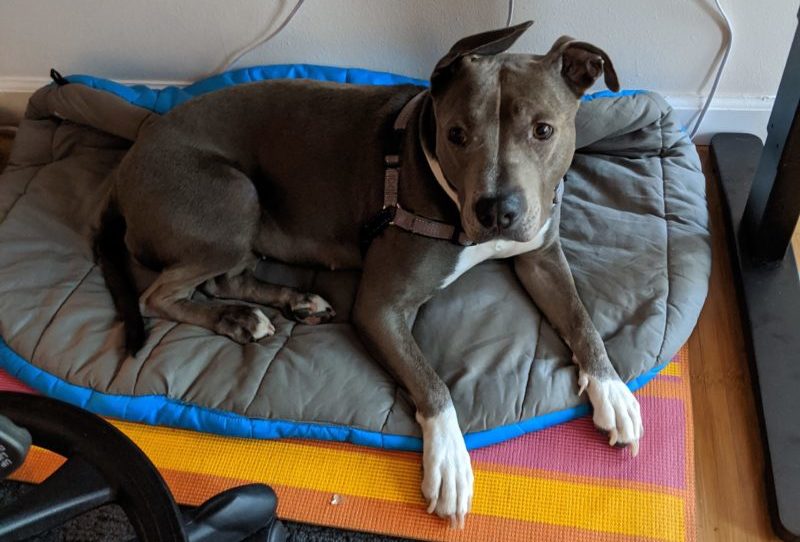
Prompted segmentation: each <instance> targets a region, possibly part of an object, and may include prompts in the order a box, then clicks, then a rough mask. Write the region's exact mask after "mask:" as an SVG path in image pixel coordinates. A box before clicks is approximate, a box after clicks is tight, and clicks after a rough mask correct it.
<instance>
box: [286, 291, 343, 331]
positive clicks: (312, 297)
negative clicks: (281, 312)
mask: <svg viewBox="0 0 800 542" xmlns="http://www.w3.org/2000/svg"><path fill="white" fill-rule="evenodd" d="M289 312H290V313H291V315H292V318H294V319H295V320H297V321H298V322H300V323H301V324H308V325H311V326H315V325H317V324H324V323H325V322H328V321H330V320H331V319H333V317H334V316H336V311H334V310H333V307H331V305H330V303H328V302H327V301H325V300H324V299H322V298H321V297H320V296H318V295H316V294H304V295H301V296H299V297H298V299H297V300H296V301H295V302H293V303H292V304H291V306H290V307H289Z"/></svg>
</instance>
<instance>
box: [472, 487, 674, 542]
mask: <svg viewBox="0 0 800 542" xmlns="http://www.w3.org/2000/svg"><path fill="white" fill-rule="evenodd" d="M475 493H476V498H475V500H474V502H473V505H472V511H473V512H474V513H476V514H485V515H491V516H500V517H506V518H511V519H518V520H522V521H529V522H539V523H548V524H553V525H564V526H569V527H578V528H580V529H586V530H590V531H600V532H607V533H619V534H627V535H633V536H642V537H646V538H654V539H659V540H669V541H674V542H680V541H682V540H683V539H684V533H685V518H684V506H683V505H684V503H683V499H681V498H680V497H675V496H671V495H664V494H659V493H654V492H648V491H637V490H633V489H622V488H611V487H602V486H598V485H596V484H584V483H575V482H563V481H559V480H548V479H546V478H529V477H524V476H518V475H509V474H500V473H495V472H486V471H479V472H477V473H476V478H475Z"/></svg>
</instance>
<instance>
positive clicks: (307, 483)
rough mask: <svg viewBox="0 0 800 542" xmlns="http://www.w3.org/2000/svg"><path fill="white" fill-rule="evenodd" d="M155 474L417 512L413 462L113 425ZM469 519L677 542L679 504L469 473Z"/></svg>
mask: <svg viewBox="0 0 800 542" xmlns="http://www.w3.org/2000/svg"><path fill="white" fill-rule="evenodd" d="M114 424H115V425H116V426H117V427H119V428H120V429H121V430H122V431H123V432H125V433H126V434H128V436H129V437H131V438H132V439H133V440H134V441H135V442H136V443H137V444H138V445H139V446H140V447H141V448H142V449H143V450H144V451H145V452H146V453H147V455H148V456H149V457H150V458H151V460H152V461H153V462H154V463H155V464H156V465H157V466H158V467H160V468H165V469H175V470H180V471H183V472H195V473H202V474H213V475H215V476H223V477H229V478H236V479H241V480H250V481H253V482H265V483H270V484H275V485H284V486H290V487H297V488H305V489H312V490H317V491H329V492H331V493H343V494H347V495H356V496H360V497H368V498H374V499H381V500H387V501H395V502H405V503H412V504H414V503H416V504H419V505H420V506H422V504H423V501H422V497H421V495H420V491H419V484H420V478H421V471H420V465H419V459H418V456H416V455H415V454H409V455H408V456H403V455H401V454H391V455H390V454H387V455H386V456H381V455H377V454H362V453H359V452H358V451H357V450H353V451H348V450H339V449H335V448H330V447H317V446H314V445H313V443H309V444H304V443H297V442H287V441H258V440H248V439H232V438H222V437H218V436H214V435H201V434H196V433H191V432H188V431H180V430H174V429H164V428H159V427H146V428H144V427H142V426H138V425H134V424H128V423H124V422H114ZM475 478H476V480H475V495H476V497H475V501H474V503H473V512H475V513H478V514H484V515H489V516H495V517H502V518H509V519H517V520H522V521H528V522H539V523H545V524H553V525H564V526H570V527H578V528H582V529H588V530H592V531H600V532H609V533H621V534H629V535H635V536H643V537H647V538H653V539H660V540H667V541H675V542H679V541H681V540H683V535H684V521H685V519H684V508H683V504H684V503H683V500H682V499H681V498H679V497H675V496H671V495H663V494H659V493H655V492H648V491H638V490H632V489H621V488H610V487H603V486H599V485H597V484H584V483H575V482H565V481H558V480H548V479H544V478H530V477H525V476H520V475H511V474H504V473H498V472H490V471H480V470H478V471H477V472H476V473H475Z"/></svg>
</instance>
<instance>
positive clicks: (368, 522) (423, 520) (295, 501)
mask: <svg viewBox="0 0 800 542" xmlns="http://www.w3.org/2000/svg"><path fill="white" fill-rule="evenodd" d="M162 474H163V475H164V479H165V480H166V481H167V483H168V484H169V485H170V487H171V488H172V489H173V491H174V493H175V496H176V498H177V499H178V500H179V502H181V503H185V504H192V505H197V504H200V503H201V502H203V501H204V500H205V499H207V498H209V497H211V496H213V495H216V494H217V493H219V492H220V491H224V490H226V489H228V488H231V487H236V486H238V485H241V484H244V483H248V482H247V481H246V480H235V479H230V478H223V477H218V476H212V475H189V474H187V473H184V472H180V471H173V470H165V471H163V472H162ZM274 489H275V491H276V493H277V494H278V516H279V517H280V518H282V519H287V520H291V521H300V522H304V523H312V524H315V525H327V526H332V527H338V528H341V529H351V530H359V531H367V532H374V533H381V534H391V535H394V536H407V537H413V538H421V539H425V540H436V541H448V542H449V541H461V540H465V541H466V540H469V541H473V542H481V541H487V542H496V541H497V540H502V541H503V542H529V541H532V540H546V541H556V540H563V541H570V542H601V541H608V542H611V541H614V542H652V541H653V540H654V539H649V538H642V537H634V536H626V535H620V534H616V533H611V534H608V533H599V532H592V531H585V530H582V529H575V528H570V527H561V526H555V525H547V524H541V523H532V522H525V521H518V520H510V519H502V518H496V517H491V516H483V515H479V514H471V515H470V516H469V518H468V520H467V525H466V528H465V529H464V531H457V530H451V529H448V528H447V526H446V523H445V522H444V521H443V520H440V519H439V518H437V517H435V516H430V515H428V514H426V513H425V511H424V509H423V508H422V507H421V506H416V505H411V504H406V503H394V502H388V501H382V500H379V499H370V498H364V497H358V496H353V495H339V504H337V505H333V504H331V499H332V497H333V494H332V493H328V492H322V491H315V490H309V489H301V488H292V487H285V486H275V487H274Z"/></svg>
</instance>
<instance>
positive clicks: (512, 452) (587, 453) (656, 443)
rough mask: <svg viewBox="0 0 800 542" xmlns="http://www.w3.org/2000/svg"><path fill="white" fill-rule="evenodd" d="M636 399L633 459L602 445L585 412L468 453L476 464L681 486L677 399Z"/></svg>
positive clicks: (682, 436) (682, 459)
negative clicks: (638, 414) (637, 434)
mask: <svg viewBox="0 0 800 542" xmlns="http://www.w3.org/2000/svg"><path fill="white" fill-rule="evenodd" d="M639 401H640V403H641V405H642V416H643V418H644V427H645V431H644V438H643V439H642V442H641V443H640V446H639V455H638V456H636V457H635V458H631V456H630V454H629V452H628V451H626V450H620V449H616V448H611V447H610V446H608V444H607V443H606V440H604V437H603V436H602V435H600V434H599V433H598V432H597V430H596V429H595V428H594V425H593V424H592V421H591V418H590V417H588V416H587V417H584V418H581V419H579V420H574V421H571V422H569V423H565V424H562V425H559V426H556V427H551V428H550V429H546V430H544V431H539V432H537V433H531V434H528V435H524V436H522V437H519V438H517V439H514V440H511V441H508V442H503V443H500V444H496V445H494V446H490V447H488V448H481V449H479V450H474V451H472V452H470V455H471V456H472V458H473V460H475V461H477V462H485V463H493V464H499V465H508V466H513V467H523V468H531V469H539V470H550V471H556V472H560V473H566V474H571V475H577V476H591V477H596V478H610V479H616V480H631V481H635V482H645V483H651V484H656V485H663V486H668V487H673V488H678V489H684V488H685V487H686V480H685V474H684V473H685V472H686V470H685V461H686V458H685V454H686V451H685V445H686V443H685V434H686V428H685V421H684V420H685V418H684V404H683V401H681V400H678V399H664V398H659V397H639Z"/></svg>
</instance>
